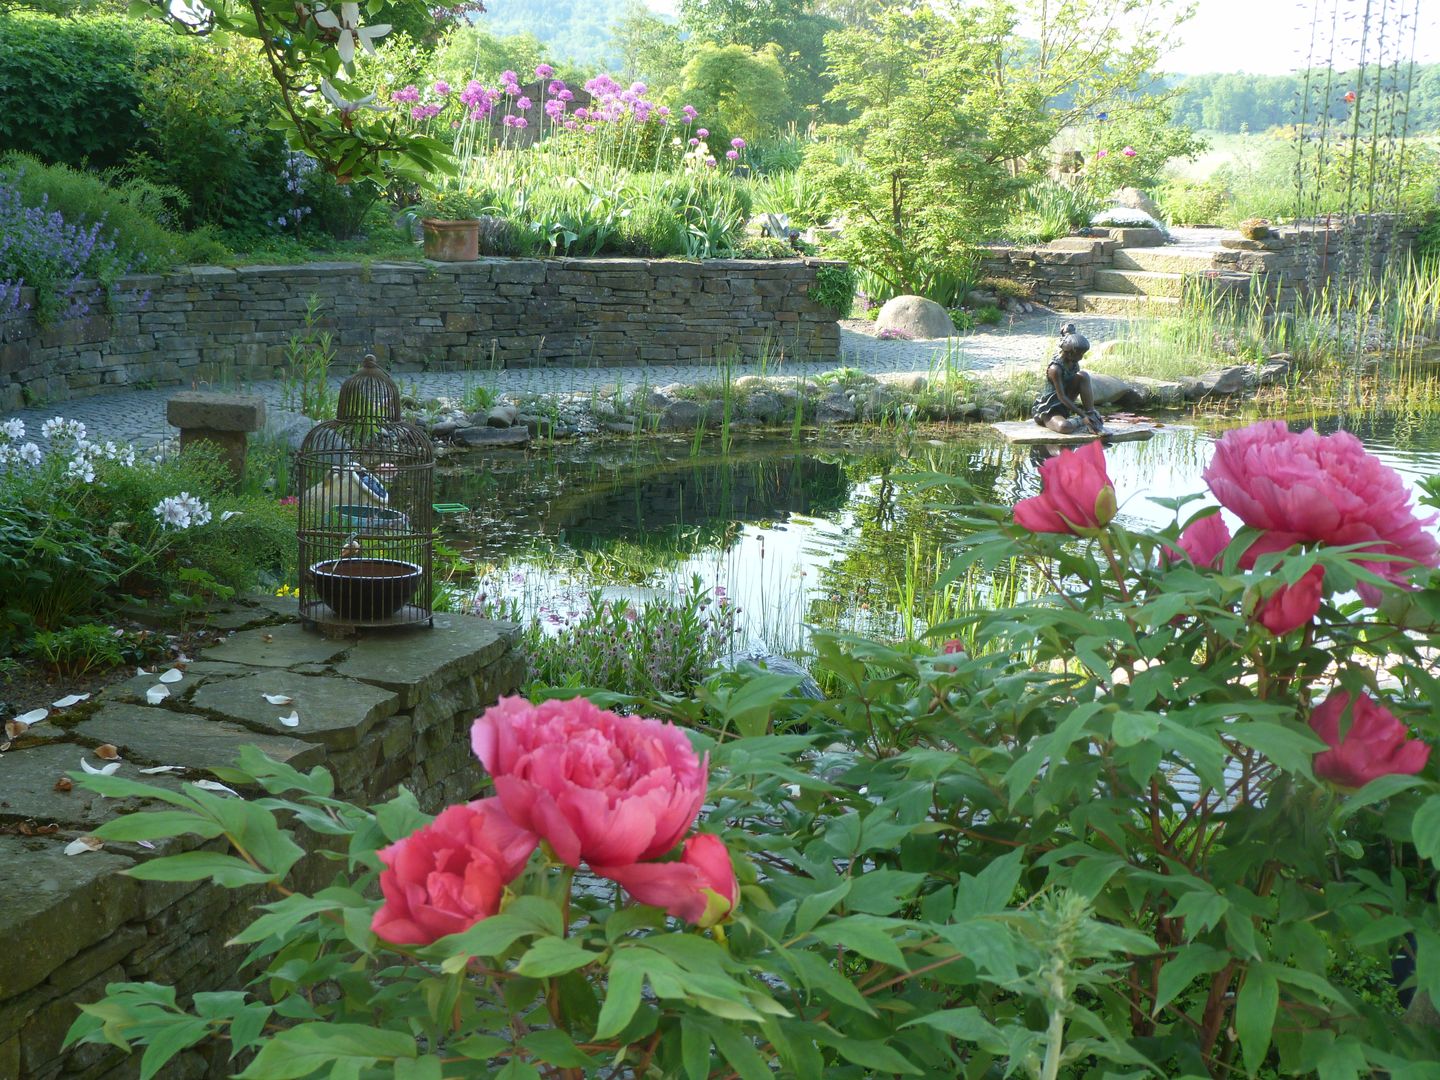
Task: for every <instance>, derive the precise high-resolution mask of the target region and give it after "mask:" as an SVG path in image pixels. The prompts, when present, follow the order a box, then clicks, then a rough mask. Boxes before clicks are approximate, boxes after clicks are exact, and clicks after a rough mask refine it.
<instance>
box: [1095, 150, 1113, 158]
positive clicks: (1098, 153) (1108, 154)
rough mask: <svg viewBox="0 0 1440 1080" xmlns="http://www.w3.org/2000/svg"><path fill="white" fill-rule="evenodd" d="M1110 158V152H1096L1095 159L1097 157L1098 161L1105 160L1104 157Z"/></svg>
mask: <svg viewBox="0 0 1440 1080" xmlns="http://www.w3.org/2000/svg"><path fill="white" fill-rule="evenodd" d="M1109 156H1110V151H1109V150H1096V151H1095V157H1096V158H1097V159H1099V158H1103V157H1109Z"/></svg>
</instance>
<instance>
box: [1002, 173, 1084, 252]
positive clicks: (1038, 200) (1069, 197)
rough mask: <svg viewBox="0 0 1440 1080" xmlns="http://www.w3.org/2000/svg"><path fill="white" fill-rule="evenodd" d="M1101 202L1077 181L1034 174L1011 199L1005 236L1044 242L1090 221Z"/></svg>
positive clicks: (1026, 240)
mask: <svg viewBox="0 0 1440 1080" xmlns="http://www.w3.org/2000/svg"><path fill="white" fill-rule="evenodd" d="M1099 209H1100V204H1099V202H1098V200H1096V199H1095V198H1094V197H1093V196H1092V195H1091V194H1090V193H1089V191H1088V190H1086V189H1085V188H1084V187H1083V186H1081V185H1078V184H1068V183H1062V182H1061V181H1058V180H1051V179H1050V178H1048V177H1043V176H1042V177H1036V178H1034V179H1032V180H1031V181H1030V182H1029V183H1028V184H1026V185H1025V187H1024V189H1023V190H1022V191H1021V192H1020V194H1019V196H1018V197H1017V198H1016V199H1015V200H1014V203H1013V206H1012V209H1011V210H1010V213H1009V222H1008V223H1007V224H1006V225H1005V228H1004V234H1005V238H1006V239H1008V240H1011V241H1013V242H1016V243H1027V244H1047V243H1049V242H1050V241H1051V240H1054V239H1056V238H1057V237H1061V236H1068V235H1069V234H1070V233H1071V232H1072V231H1074V230H1075V229H1078V228H1082V227H1083V226H1086V225H1088V224H1090V218H1091V216H1092V215H1093V214H1094V213H1095V211H1097V210H1099Z"/></svg>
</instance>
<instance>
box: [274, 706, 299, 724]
mask: <svg viewBox="0 0 1440 1080" xmlns="http://www.w3.org/2000/svg"><path fill="white" fill-rule="evenodd" d="M276 719H277V720H279V721H280V723H282V724H284V725H285V726H286V727H299V726H300V714H299V713H298V712H296V711H295V710H294V709H291V710H290V715H289V716H277V717H276Z"/></svg>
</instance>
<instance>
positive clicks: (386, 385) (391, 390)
mask: <svg viewBox="0 0 1440 1080" xmlns="http://www.w3.org/2000/svg"><path fill="white" fill-rule="evenodd" d="M335 417H336V419H338V420H399V419H400V389H399V388H398V387H397V386H396V385H395V380H393V379H392V378H390V376H389V375H387V374H385V369H384V368H382V367H381V366H380V365H379V364H378V363H377V362H376V360H375V356H374V354H373V353H367V354H366V356H365V359H364V360H362V361H360V367H359V368H357V369H356V371H355V374H354V375H351V376H350V377H349V378H348V379H346V380H345V381H344V382H343V383H341V384H340V397H339V399H338V400H337V402H336V406H335Z"/></svg>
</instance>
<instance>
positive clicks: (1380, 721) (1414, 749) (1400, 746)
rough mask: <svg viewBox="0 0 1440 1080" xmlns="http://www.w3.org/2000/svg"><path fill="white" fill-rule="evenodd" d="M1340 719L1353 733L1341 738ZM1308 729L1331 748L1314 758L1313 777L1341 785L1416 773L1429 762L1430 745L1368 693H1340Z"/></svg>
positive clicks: (1322, 706)
mask: <svg viewBox="0 0 1440 1080" xmlns="http://www.w3.org/2000/svg"><path fill="white" fill-rule="evenodd" d="M1342 718H1345V719H1348V720H1349V730H1348V731H1346V732H1345V734H1344V736H1343V737H1342V736H1341V734H1340V726H1341V720H1342ZM1310 727H1311V729H1312V730H1313V731H1314V732H1315V734H1316V735H1319V736H1320V738H1322V739H1323V740H1325V742H1326V743H1327V744H1328V745H1329V747H1330V749H1329V750H1325V751H1323V752H1322V753H1319V754H1316V755H1315V775H1316V776H1319V777H1322V778H1324V779H1326V780H1329V781H1331V782H1333V783H1336V784H1339V785H1341V786H1342V787H1350V788H1358V787H1364V786H1365V785H1366V784H1368V783H1369V782H1370V781H1371V780H1374V779H1376V778H1377V777H1381V776H1388V775H1390V774H1391V773H1400V774H1403V775H1407V776H1410V775H1414V774H1415V773H1418V772H1419V771H1420V770H1421V769H1423V768H1425V763H1426V762H1427V761H1429V760H1430V747H1429V746H1427V745H1426V744H1425V743H1423V742H1421V741H1420V740H1419V739H1411V738H1409V737H1408V736H1409V734H1410V729H1409V728H1408V727H1406V726H1405V725H1404V724H1402V723H1401V722H1400V721H1399V720H1397V719H1395V716H1394V714H1393V713H1391V712H1390V710H1389V709H1387V708H1385V706H1383V705H1381V704H1380V703H1379V702H1378V701H1375V700H1373V699H1372V698H1370V696H1369V695H1367V694H1361V695H1360V696H1359V697H1351V696H1350V695H1349V694H1347V693H1346V692H1345V691H1343V690H1336V691H1334V692H1333V693H1331V695H1330V696H1329V697H1327V698H1326V699H1325V700H1324V701H1323V702H1322V703H1321V704H1320V705H1317V706H1316V707H1315V709H1314V710H1313V711H1312V712H1311V713H1310Z"/></svg>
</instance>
